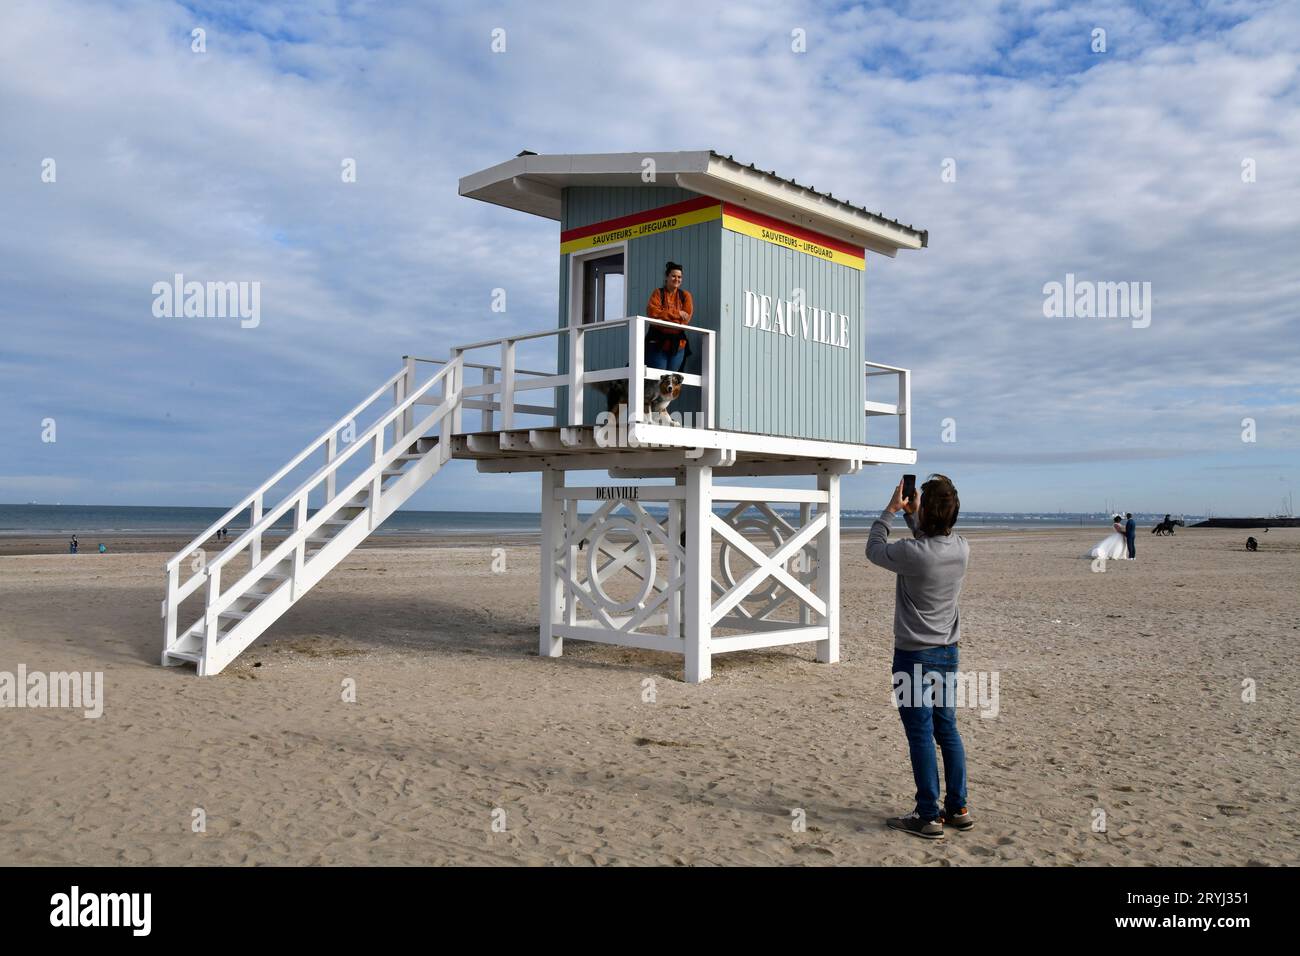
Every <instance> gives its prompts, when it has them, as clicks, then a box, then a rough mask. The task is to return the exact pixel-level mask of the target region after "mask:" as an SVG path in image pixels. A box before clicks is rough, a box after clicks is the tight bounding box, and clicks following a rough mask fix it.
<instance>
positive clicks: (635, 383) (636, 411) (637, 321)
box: [627, 316, 646, 426]
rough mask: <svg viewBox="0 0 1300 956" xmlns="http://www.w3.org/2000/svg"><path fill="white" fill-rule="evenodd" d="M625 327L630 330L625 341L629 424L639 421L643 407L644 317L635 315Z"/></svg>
mask: <svg viewBox="0 0 1300 956" xmlns="http://www.w3.org/2000/svg"><path fill="white" fill-rule="evenodd" d="M627 327H628V328H629V329H630V330H631V333H630V334H631V338H629V339H628V343H627V364H628V374H629V378H628V383H627V422H628V425H629V426H631V425H632V424H633V423H634V422H639V421H641V419H642V409H643V408H645V330H646V324H645V319H643V318H641V317H640V316H637V317H636V318H634V319H633V320H632V321H631V322H629V323H628V324H627Z"/></svg>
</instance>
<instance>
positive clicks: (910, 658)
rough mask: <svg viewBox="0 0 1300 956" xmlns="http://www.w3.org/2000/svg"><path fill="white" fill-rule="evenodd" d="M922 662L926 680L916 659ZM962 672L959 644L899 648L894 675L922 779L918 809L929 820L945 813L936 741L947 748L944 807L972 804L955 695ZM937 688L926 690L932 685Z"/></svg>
mask: <svg viewBox="0 0 1300 956" xmlns="http://www.w3.org/2000/svg"><path fill="white" fill-rule="evenodd" d="M918 664H919V665H920V666H921V670H920V677H921V680H920V683H919V685H918V682H917V671H916V670H915V666H916V665H918ZM956 673H957V645H955V644H952V645H949V646H948V647H934V648H928V649H926V650H923V651H900V650H898V649H897V648H895V650H894V671H893V674H892V675H891V677H892V682H893V688H894V699H895V701H897V702H898V703H899V708H898V716H899V717H901V718H902V720H903V731H904V732H905V733H906V734H907V749H908V751H909V752H910V754H911V757H912V776H913V777H914V778H915V779H916V812H917V813H919V814H920V815H921V818H922V819H923V820H937V819H938V818H939V764H938V761H936V760H935V756H934V745H935V743H936V741H937V742H938V744H939V750H940V751H942V752H943V778H944V782H945V783H946V785H947V786H946V788H945V791H944V797H943V805H944V809H946V810H948V811H949V812H952V813H956V812H957V811H959V810H961V808H962V807H964V806H966V750H965V748H964V747H963V746H962V743H961V735H960V734H958V733H957V707H956V701H955V700H954V699H953V698H954V694H953V687H954V683H953V682H954V680H955V676H956ZM927 685H932V687H933V689H931V690H930V691H929V693H926V686H927Z"/></svg>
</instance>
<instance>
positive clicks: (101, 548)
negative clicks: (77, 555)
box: [99, 541, 108, 554]
mask: <svg viewBox="0 0 1300 956" xmlns="http://www.w3.org/2000/svg"><path fill="white" fill-rule="evenodd" d="M107 551H108V545H106V544H104V542H102V541H101V542H100V543H99V553H100V554H104V553H106V552H107Z"/></svg>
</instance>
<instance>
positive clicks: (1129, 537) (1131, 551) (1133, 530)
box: [1124, 511, 1138, 561]
mask: <svg viewBox="0 0 1300 956" xmlns="http://www.w3.org/2000/svg"><path fill="white" fill-rule="evenodd" d="M1124 517H1125V518H1127V519H1128V520H1127V521H1125V522H1124V538H1125V541H1126V543H1127V544H1128V559H1129V560H1130V561H1136V560H1137V556H1138V546H1137V529H1138V525H1137V522H1136V521H1134V520H1133V515H1132V513H1131V512H1127V511H1126V512H1124Z"/></svg>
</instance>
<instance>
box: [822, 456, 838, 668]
mask: <svg viewBox="0 0 1300 956" xmlns="http://www.w3.org/2000/svg"><path fill="white" fill-rule="evenodd" d="M817 490H818V491H824V492H826V503H825V504H824V505H822V506H821V507H823V508H825V509H826V527H825V528H824V529H823V530H822V532H821V533H820V534H819V535H818V536H817V596H818V597H820V598H821V599H822V600H823V601H825V602H826V615H825V619H824V623H825V624H826V634H827V636H826V640H824V641H818V642H817V660H818V661H820V662H821V663H823V664H834V663H835V662H836V661H838V660H839V659H840V476H839V475H835V474H825V473H823V474H819V475H818V476H817Z"/></svg>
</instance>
